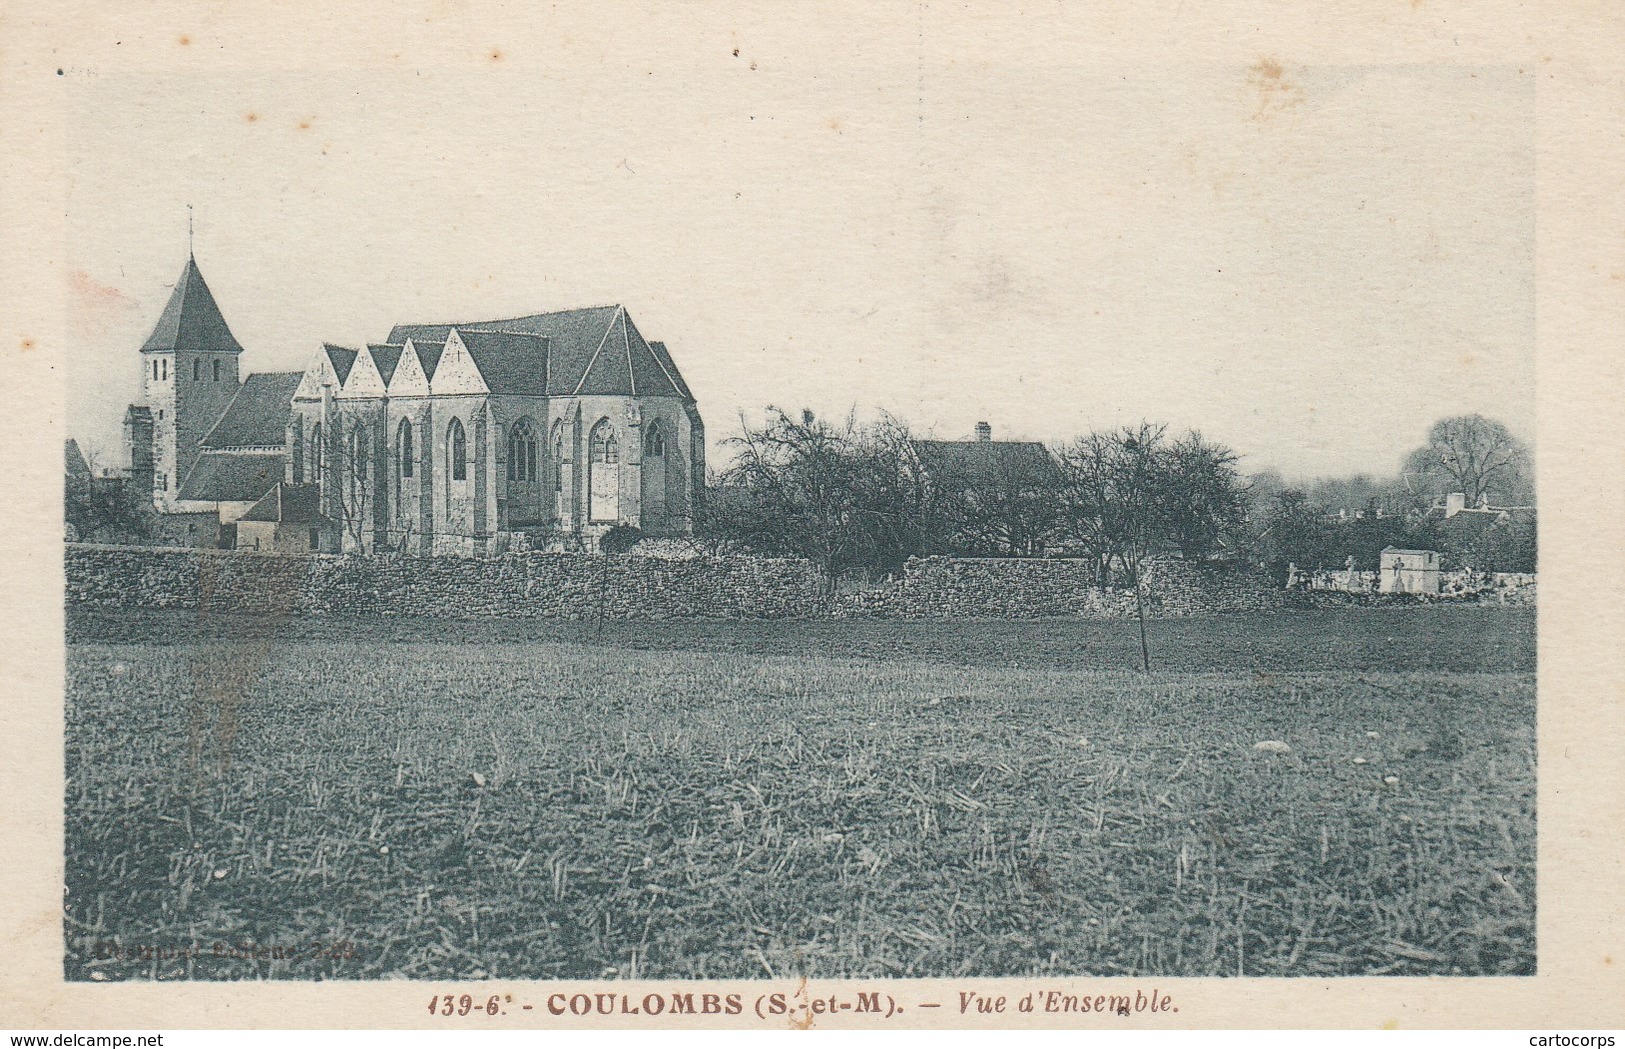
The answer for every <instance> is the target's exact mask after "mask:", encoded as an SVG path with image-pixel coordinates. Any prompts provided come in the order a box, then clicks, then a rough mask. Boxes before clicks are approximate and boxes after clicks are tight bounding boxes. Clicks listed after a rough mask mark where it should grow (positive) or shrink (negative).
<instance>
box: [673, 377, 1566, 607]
mask: <svg viewBox="0 0 1625 1049" xmlns="http://www.w3.org/2000/svg"><path fill="white" fill-rule="evenodd" d="M728 443H729V444H730V445H731V446H732V448H733V450H734V451H735V453H736V454H735V458H734V461H733V464H732V465H731V466H730V467H729V469H728V470H727V471H725V472H724V474H723V475H722V476H721V478H720V482H721V483H720V485H719V486H718V487H717V488H716V489H714V493H713V498H712V500H711V505H710V507H709V510H708V513H707V516H706V519H705V520H704V521H703V522H702V528H703V531H704V532H705V533H706V534H707V535H708V536H709V537H710V538H713V539H721V540H725V541H730V542H733V543H737V544H740V545H743V546H745V547H747V548H750V549H754V550H758V551H761V552H765V553H771V554H778V555H783V556H795V557H803V558H806V559H808V560H810V561H813V562H814V563H816V564H817V565H819V566H820V567H821V568H822V569H823V571H824V574H825V576H826V578H827V579H829V580H830V582H831V585H833V583H834V581H835V580H837V579H839V578H840V577H841V576H843V575H846V574H849V573H853V572H860V571H861V572H865V573H869V574H894V573H895V572H897V571H898V570H899V569H900V568H901V567H902V565H903V563H904V562H905V561H906V560H907V559H908V558H910V557H915V556H925V555H930V554H939V553H946V554H959V555H970V556H1005V557H1022V556H1035V555H1040V554H1047V555H1064V556H1070V557H1083V558H1088V559H1090V560H1092V561H1093V562H1094V563H1095V565H1096V577H1097V579H1098V581H1099V582H1100V583H1101V584H1102V585H1108V584H1112V583H1114V582H1117V583H1123V582H1132V581H1133V580H1136V579H1138V578H1139V575H1140V566H1141V564H1142V563H1143V562H1144V560H1145V559H1146V558H1148V557H1150V556H1152V555H1154V554H1161V553H1169V554H1173V553H1177V554H1178V555H1179V556H1181V557H1183V558H1185V559H1187V560H1195V561H1201V560H1206V559H1209V558H1212V557H1215V556H1220V555H1225V556H1232V557H1240V558H1245V559H1247V560H1251V561H1254V562H1256V563H1260V564H1264V565H1267V566H1269V567H1270V568H1271V570H1273V571H1274V572H1275V573H1277V574H1278V575H1280V576H1281V577H1282V578H1284V577H1285V575H1286V570H1287V565H1288V563H1291V562H1295V563H1297V564H1298V566H1299V567H1302V568H1322V567H1324V568H1342V567H1344V566H1345V565H1346V564H1347V559H1348V558H1349V557H1351V556H1352V557H1353V558H1354V559H1355V563H1356V567H1359V568H1361V569H1374V568H1376V567H1377V560H1378V555H1379V553H1380V551H1381V550H1382V549H1383V548H1384V547H1386V546H1398V547H1410V548H1427V549H1443V550H1446V551H1447V552H1449V551H1450V542H1449V538H1448V537H1447V536H1444V535H1442V534H1441V532H1440V530H1439V524H1438V521H1437V520H1436V515H1429V514H1427V513H1425V512H1423V511H1425V510H1426V509H1427V508H1428V507H1430V506H1431V505H1432V504H1433V503H1434V502H1435V500H1436V499H1437V498H1438V497H1439V496H1441V495H1442V494H1443V493H1445V492H1451V491H1459V492H1462V493H1463V494H1464V495H1465V497H1466V501H1467V505H1468V506H1472V505H1474V504H1476V503H1477V502H1479V501H1480V500H1481V499H1487V498H1490V497H1492V496H1494V497H1497V498H1501V499H1506V498H1508V497H1509V496H1510V497H1511V498H1520V497H1523V498H1526V499H1527V498H1528V493H1529V488H1530V483H1531V482H1530V468H1529V455H1528V451H1527V449H1526V448H1524V447H1523V446H1522V445H1521V444H1520V443H1519V442H1518V441H1517V440H1516V439H1514V438H1513V437H1512V435H1511V434H1510V433H1509V432H1508V431H1507V430H1506V428H1505V427H1504V426H1502V425H1501V424H1499V423H1496V422H1494V421H1493V420H1489V419H1485V418H1483V417H1482V416H1461V417H1456V418H1451V419H1445V420H1441V421H1440V422H1439V423H1437V424H1435V425H1434V426H1433V427H1432V429H1431V430H1430V431H1429V433H1428V437H1427V441H1426V443H1425V444H1424V445H1423V446H1421V447H1419V448H1418V449H1417V450H1416V451H1414V452H1413V453H1411V455H1410V456H1408V457H1407V460H1406V462H1407V469H1406V470H1405V471H1404V472H1403V473H1402V474H1401V475H1400V477H1398V478H1394V479H1391V480H1389V481H1384V482H1379V481H1375V480H1372V479H1370V478H1355V479H1350V480H1348V481H1343V482H1337V481H1323V482H1319V483H1318V485H1316V486H1314V487H1311V489H1310V490H1309V491H1305V490H1303V489H1302V488H1293V487H1288V486H1286V485H1284V483H1281V482H1280V481H1279V479H1278V478H1270V477H1268V476H1260V477H1255V478H1250V479H1249V478H1244V477H1243V476H1242V475H1241V473H1240V472H1239V470H1238V468H1237V457H1236V454H1235V453H1234V452H1233V451H1232V450H1231V449H1229V448H1226V447H1225V446H1223V445H1221V444H1217V443H1215V442H1213V441H1210V440H1207V439H1205V438H1204V437H1203V436H1202V435H1201V434H1199V433H1196V432H1194V431H1188V432H1184V433H1175V432H1174V431H1172V430H1171V429H1170V428H1169V427H1168V426H1166V425H1164V424H1160V423H1149V422H1148V423H1141V424H1139V425H1136V426H1127V427H1118V428H1114V429H1106V430H1096V431H1094V432H1092V433H1088V434H1084V435H1082V436H1079V437H1077V438H1075V439H1073V440H1070V441H1067V442H1065V443H1063V444H1060V445H1058V446H1055V447H1052V448H1049V449H1042V448H1041V447H1040V446H1037V445H1024V446H1008V445H1006V446H996V447H997V450H1001V451H1008V452H1010V453H1011V454H1010V455H1007V456H1006V457H1004V458H1002V459H1001V458H999V457H997V456H993V457H984V458H981V459H978V457H976V456H971V457H970V458H971V461H972V465H971V467H970V468H969V469H968V470H952V469H949V468H947V467H946V466H945V465H944V464H943V463H942V462H941V461H940V460H935V459H933V458H932V456H930V455H927V454H925V452H926V451H927V450H928V449H929V447H930V444H931V442H920V441H917V440H916V439H915V437H914V435H913V434H912V433H911V432H910V431H909V428H908V426H907V425H906V424H905V423H904V422H902V421H901V420H899V419H897V418H895V417H893V416H889V415H883V416H881V417H880V418H879V419H878V420H876V421H874V422H872V423H868V424H862V423H860V422H859V421H858V420H857V419H856V417H855V416H853V415H850V414H849V415H848V416H846V417H845V418H844V419H836V420H831V419H826V418H820V417H816V416H814V415H813V414H812V413H811V412H802V413H801V414H800V416H799V417H795V416H792V415H790V414H789V413H787V412H785V411H782V410H779V409H769V411H768V414H767V418H766V421H765V422H764V423H762V424H761V425H751V424H750V423H748V422H746V421H745V420H743V419H742V420H741V424H740V432H739V434H738V436H736V437H734V438H731V439H730V440H729V442H728ZM978 447H982V448H991V447H995V446H989V445H983V446H978V445H975V444H972V445H969V448H970V449H972V450H974V449H977V448H978ZM1022 448H1025V449H1028V450H1031V451H1032V452H1033V454H1032V455H1029V456H1026V457H1022V456H1019V455H1015V454H1014V452H1015V451H1019V450H1020V449H1022ZM1356 499H1358V500H1360V502H1355V503H1354V505H1353V506H1350V503H1351V502H1353V501H1354V500H1356ZM1361 503H1363V504H1364V505H1363V507H1362V506H1361ZM1350 510H1353V512H1352V513H1350V512H1349V511H1350ZM1339 511H1342V514H1341V515H1340V514H1339V513H1338V512H1339ZM1379 511H1381V512H1379ZM1480 545H1482V546H1484V547H1485V549H1483V550H1478V549H1475V550H1470V551H1468V550H1464V551H1454V554H1455V555H1456V558H1457V560H1458V561H1461V562H1463V563H1472V564H1474V565H1475V567H1494V568H1498V569H1500V570H1509V571H1510V570H1523V566H1524V564H1525V563H1526V562H1527V563H1528V564H1529V565H1530V567H1532V562H1533V556H1534V554H1533V549H1534V534H1533V527H1532V524H1528V523H1520V524H1519V525H1518V526H1517V527H1515V528H1510V529H1508V528H1497V529H1494V530H1492V532H1490V533H1486V535H1485V537H1484V538H1483V540H1482V541H1481V543H1480Z"/></svg>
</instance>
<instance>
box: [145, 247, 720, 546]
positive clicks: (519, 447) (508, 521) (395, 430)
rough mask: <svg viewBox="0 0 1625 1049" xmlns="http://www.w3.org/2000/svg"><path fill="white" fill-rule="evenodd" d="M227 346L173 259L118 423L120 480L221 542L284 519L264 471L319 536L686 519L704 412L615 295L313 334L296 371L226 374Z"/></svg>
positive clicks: (571, 528) (567, 530)
mask: <svg viewBox="0 0 1625 1049" xmlns="http://www.w3.org/2000/svg"><path fill="white" fill-rule="evenodd" d="M243 352H244V351H243V347H242V345H241V344H240V343H239V342H238V341H237V339H236V337H235V336H234V335H233V334H232V333H231V330H230V328H229V326H228V325H227V324H226V321H225V318H224V316H223V315H222V314H221V312H220V308H219V305H218V303H217V302H216V300H215V298H214V295H213V293H212V292H211V291H210V290H209V287H208V285H207V283H206V282H205V281H204V279H203V275H202V273H201V271H200V270H199V269H198V265H197V261H196V259H195V258H192V257H190V256H189V257H188V258H187V262H186V266H185V268H184V269H183V270H182V273H181V279H180V281H179V282H178V283H177V284H176V286H175V289H174V291H173V292H172V294H171V295H170V298H169V301H168V303H167V304H166V305H165V307H164V311H163V314H162V315H161V316H160V318H159V321H158V324H157V326H156V327H155V328H154V330H153V333H152V335H151V336H150V337H149V338H148V339H147V341H146V343H145V344H144V345H143V346H142V348H141V375H142V388H141V389H142V397H141V402H140V403H138V404H133V405H131V406H130V408H129V410H128V411H127V412H126V413H125V420H124V422H125V439H126V443H127V445H128V448H129V461H130V470H129V477H130V478H131V484H132V486H133V487H135V488H136V489H137V490H140V491H150V492H151V493H152V500H153V504H154V506H155V507H156V508H157V509H158V510H159V511H161V513H163V514H166V515H175V514H192V515H208V516H209V517H210V518H211V519H212V520H214V521H216V522H218V526H219V536H220V539H219V541H220V544H221V545H223V546H231V545H237V536H236V532H237V525H238V524H239V523H240V522H241V521H242V520H243V518H244V517H245V516H247V515H248V514H249V513H250V512H253V513H255V514H256V519H255V520H253V521H251V522H249V523H251V524H253V525H255V526H256V527H254V528H251V529H250V530H249V532H250V534H251V535H253V536H255V537H257V538H258V540H259V541H261V543H262V548H263V542H264V539H265V530H264V529H263V528H260V527H257V526H259V525H267V524H272V523H279V524H282V525H286V526H288V528H290V529H291V526H292V525H293V524H294V522H292V521H286V520H281V519H279V520H278V521H276V522H273V521H267V520H260V519H257V518H259V517H263V516H264V515H268V514H271V513H273V510H272V509H270V508H269V506H270V504H266V505H265V506H262V505H261V504H262V502H263V500H264V498H265V497H266V496H267V494H268V493H271V491H272V489H273V488H275V487H276V486H277V485H278V484H279V483H286V484H287V485H290V486H305V485H313V486H315V488H314V490H315V491H316V492H317V493H318V495H317V506H316V509H315V511H313V513H314V516H315V518H316V524H317V531H318V532H319V533H320V534H319V535H318V537H317V538H318V542H317V545H318V546H320V547H321V548H322V549H342V550H348V551H369V552H370V551H374V550H386V549H387V550H406V551H411V552H413V553H420V554H465V555H471V554H477V553H481V552H484V551H487V550H492V549H501V548H506V547H508V546H510V545H511V540H512V538H513V537H514V536H516V535H519V534H524V535H525V536H526V538H528V539H530V540H532V541H533V542H534V541H541V542H543V543H550V542H555V541H562V542H568V543H570V544H571V545H576V546H587V547H591V546H593V545H595V544H596V541H597V539H598V537H600V536H602V535H603V534H604V533H606V532H607V531H609V530H610V529H611V528H614V527H615V526H617V525H631V526H634V527H637V528H639V529H641V530H642V531H644V532H646V533H649V534H651V535H655V536H664V535H686V534H689V533H690V532H691V531H692V527H693V519H694V514H695V510H696V507H697V505H698V503H699V502H700V500H701V498H702V495H703V487H702V485H703V479H704V476H705V428H704V424H703V422H702V421H701V418H700V414H699V409H698V407H697V405H696V402H695V400H694V395H693V393H692V392H691V391H690V390H689V388H688V384H687V383H686V382H685V381H684V380H683V377H682V375H681V373H680V372H679V371H678V370H677V365H676V363H675V361H674V360H673V359H672V355H671V353H670V351H669V350H668V349H667V347H666V345H665V344H664V343H662V342H659V341H656V340H649V339H645V338H644V336H643V334H642V333H641V332H640V331H639V330H638V327H637V325H636V324H635V323H634V322H633V320H632V318H631V317H630V316H629V315H628V313H627V311H626V309H625V308H624V307H622V306H618V305H612V306H600V307H594V308H591V309H584V310H565V311H561V312H556V313H538V314H531V315H529V316H524V317H514V318H509V319H506V320H495V321H481V322H473V323H465V324H414V325H400V326H397V327H396V328H395V329H394V330H392V331H391V332H390V334H389V336H388V338H386V339H385V340H384V341H383V342H381V343H373V344H368V345H365V346H362V347H359V348H348V347H342V346H337V345H333V344H329V343H324V344H322V345H321V346H320V347H319V348H318V349H317V351H316V352H315V354H314V355H313V356H312V358H311V359H310V361H309V363H308V365H307V366H306V368H305V369H304V370H303V371H297V372H272V373H261V374H254V375H248V376H246V377H242V376H240V374H239V366H240V358H241V355H242V353H243ZM283 495H284V496H286V495H288V492H286V491H285V492H284V493H283ZM298 498H300V499H303V498H304V496H303V494H300V495H299V496H298ZM300 512H301V513H303V511H300ZM194 530H195V529H194ZM284 532H286V534H287V535H291V534H292V532H291V531H288V530H287V529H284ZM283 534H284V533H283V532H279V533H278V535H283ZM284 538H285V536H284ZM305 539H306V540H307V541H308V540H309V529H306V530H305ZM273 545H275V544H273Z"/></svg>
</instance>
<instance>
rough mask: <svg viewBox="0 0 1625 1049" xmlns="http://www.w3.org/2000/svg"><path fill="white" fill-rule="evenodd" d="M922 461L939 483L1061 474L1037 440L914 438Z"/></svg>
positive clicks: (1030, 479)
mask: <svg viewBox="0 0 1625 1049" xmlns="http://www.w3.org/2000/svg"><path fill="white" fill-rule="evenodd" d="M913 444H914V452H915V454H916V455H918V456H919V457H920V463H921V465H923V466H924V467H925V469H926V471H927V472H928V473H929V474H931V476H932V477H933V478H935V479H936V480H937V481H938V482H939V483H950V484H964V485H989V484H1022V485H1033V484H1052V483H1054V482H1055V481H1056V480H1057V478H1058V474H1057V471H1056V469H1055V460H1053V459H1051V458H1050V454H1049V450H1048V449H1046V448H1045V447H1044V446H1043V445H1042V444H1040V443H1038V442H1037V441H914V442H913Z"/></svg>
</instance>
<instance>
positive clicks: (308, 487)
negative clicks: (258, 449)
mask: <svg viewBox="0 0 1625 1049" xmlns="http://www.w3.org/2000/svg"><path fill="white" fill-rule="evenodd" d="M320 499H321V486H320V485H316V484H288V483H286V482H282V483H279V484H278V485H277V486H276V487H275V488H273V489H271V490H270V491H269V492H266V493H265V495H264V496H263V497H262V498H261V499H260V501H259V502H257V503H255V504H254V505H253V506H252V507H250V508H249V510H248V512H247V513H245V514H243V516H241V517H239V518H238V519H237V549H239V550H260V551H264V552H266V553H278V554H306V553H311V552H313V551H316V550H319V549H321V545H322V535H323V532H324V531H326V529H327V525H328V521H327V519H326V518H325V517H324V516H322V514H321V513H320V511H319V510H318V509H317V506H318V504H319V502H320Z"/></svg>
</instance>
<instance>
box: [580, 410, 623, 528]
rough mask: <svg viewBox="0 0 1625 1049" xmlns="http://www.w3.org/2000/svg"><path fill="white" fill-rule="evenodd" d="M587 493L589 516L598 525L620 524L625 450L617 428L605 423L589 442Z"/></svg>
mask: <svg viewBox="0 0 1625 1049" xmlns="http://www.w3.org/2000/svg"><path fill="white" fill-rule="evenodd" d="M587 447H588V458H589V461H588V463H587V493H588V508H589V516H590V517H591V519H592V520H594V521H617V520H619V519H620V505H621V496H620V491H621V481H620V476H621V468H620V461H621V446H620V443H619V442H618V441H616V439H615V426H614V424H612V423H611V422H610V421H609V420H608V419H601V420H599V422H598V425H596V426H594V427H593V428H592V435H591V437H590V438H589V439H588V444H587Z"/></svg>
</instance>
